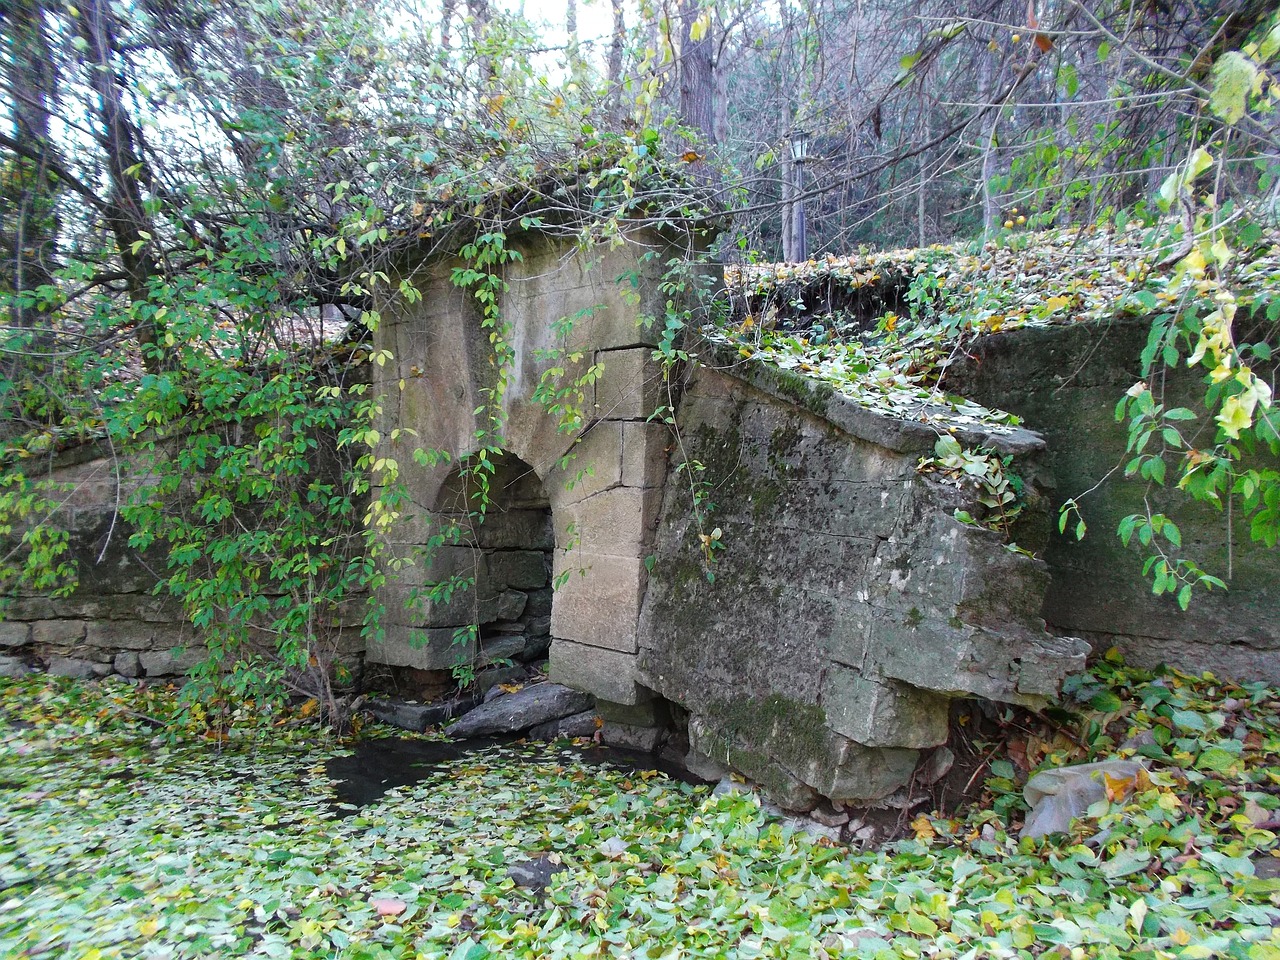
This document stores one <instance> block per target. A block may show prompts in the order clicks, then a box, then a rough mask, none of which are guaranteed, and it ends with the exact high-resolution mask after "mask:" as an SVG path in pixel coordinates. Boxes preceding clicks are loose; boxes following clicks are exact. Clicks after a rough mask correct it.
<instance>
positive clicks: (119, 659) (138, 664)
mask: <svg viewBox="0 0 1280 960" xmlns="http://www.w3.org/2000/svg"><path fill="white" fill-rule="evenodd" d="M111 666H112V668H113V669H114V670H115V672H116V673H118V674H120V676H122V677H140V676H142V658H141V657H139V656H138V654H137V653H135V652H134V651H132V650H124V651H121V652H120V653H117V654H116V655H115V658H114V659H113V660H112V661H111Z"/></svg>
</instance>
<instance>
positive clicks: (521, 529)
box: [476, 509, 556, 550]
mask: <svg viewBox="0 0 1280 960" xmlns="http://www.w3.org/2000/svg"><path fill="white" fill-rule="evenodd" d="M476 540H477V542H478V543H479V545H480V546H481V547H483V548H484V549H486V550H551V549H552V548H554V547H555V545H556V541H555V531H554V530H553V529H552V527H551V512H550V511H549V510H545V509H523V510H498V511H493V512H492V515H491V516H486V517H485V521H484V523H482V524H480V525H479V526H478V527H477V528H476Z"/></svg>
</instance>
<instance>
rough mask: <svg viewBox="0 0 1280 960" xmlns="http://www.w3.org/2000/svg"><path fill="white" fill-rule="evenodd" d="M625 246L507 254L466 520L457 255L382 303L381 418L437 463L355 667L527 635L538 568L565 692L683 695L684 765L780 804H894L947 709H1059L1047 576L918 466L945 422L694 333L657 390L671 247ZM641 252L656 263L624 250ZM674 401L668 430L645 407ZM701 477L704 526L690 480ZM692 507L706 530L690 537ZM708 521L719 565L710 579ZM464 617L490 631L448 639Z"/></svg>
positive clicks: (1065, 649) (474, 402) (1067, 643)
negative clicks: (571, 401)
mask: <svg viewBox="0 0 1280 960" xmlns="http://www.w3.org/2000/svg"><path fill="white" fill-rule="evenodd" d="M630 241H631V242H630V243H629V244H628V245H626V246H622V247H616V248H610V249H600V250H585V251H584V250H579V249H577V248H575V247H573V246H571V245H569V244H561V245H556V244H552V243H548V242H547V241H545V240H544V239H540V238H531V239H530V240H529V241H528V242H527V243H524V244H521V245H519V246H518V247H517V249H519V250H520V253H521V259H520V260H519V261H518V262H517V263H515V264H512V265H509V267H508V268H507V270H506V273H505V274H504V279H505V280H506V282H507V284H508V287H509V290H508V292H507V294H506V295H505V301H504V302H503V304H502V317H503V320H504V322H505V323H506V324H507V325H508V331H509V332H508V337H509V339H510V341H511V342H512V343H513V344H514V345H515V347H516V357H515V364H514V369H513V372H512V374H511V376H510V378H509V381H508V383H507V384H506V386H505V392H504V393H503V394H502V404H503V411H504V416H503V417H502V418H501V421H502V425H501V435H502V447H503V449H504V450H505V451H506V453H504V455H503V456H502V457H501V458H499V460H500V462H499V463H497V465H496V468H495V470H494V472H493V473H492V475H491V480H490V495H491V497H492V500H493V506H492V507H491V508H490V509H489V510H488V511H487V513H486V515H485V516H484V518H483V520H482V521H479V520H478V518H476V517H474V516H468V513H469V512H471V513H474V509H473V505H472V500H471V496H470V494H469V493H468V491H467V489H466V483H465V482H463V480H462V479H461V478H462V477H463V476H464V474H463V473H460V470H459V464H465V463H467V462H468V461H469V458H472V457H473V456H475V455H477V451H478V448H479V445H480V441H479V440H478V437H480V436H481V435H482V434H483V432H484V430H485V427H486V423H487V422H488V418H489V417H490V411H489V410H487V409H485V403H486V398H488V397H489V396H491V395H492V394H491V391H493V390H494V389H495V387H496V386H497V385H498V380H497V376H498V375H497V371H496V368H495V367H494V365H493V364H492V362H491V359H490V358H491V356H492V349H491V347H490V345H489V342H488V338H487V335H486V334H485V331H484V330H482V328H481V323H480V318H479V315H478V312H477V309H476V307H475V306H474V304H473V303H470V302H469V298H468V297H467V296H466V295H465V294H463V293H462V292H461V291H459V290H457V289H456V288H455V287H454V286H453V285H452V284H451V283H450V281H449V279H448V278H449V272H450V269H451V266H452V265H451V264H449V263H447V262H446V263H434V264H428V265H426V266H424V267H421V268H420V269H419V270H418V271H417V272H416V273H413V274H412V275H411V279H412V280H413V281H414V284H415V286H416V287H417V288H418V289H420V290H422V291H423V294H424V296H423V299H422V301H421V303H408V302H404V301H397V302H394V303H391V304H388V305H387V307H386V308H385V309H384V310H383V311H382V314H383V323H382V326H381V327H380V329H379V331H378V335H377V338H378V342H377V346H378V347H379V348H385V349H386V350H389V351H390V352H391V353H392V354H393V355H394V357H395V360H394V361H393V362H391V363H388V364H387V366H386V367H384V368H382V369H381V370H380V372H379V373H378V374H377V378H378V379H376V380H375V385H376V386H377V387H378V388H379V391H380V392H382V393H385V394H386V395H387V396H388V397H390V398H397V397H398V400H396V399H392V400H391V401H390V403H389V405H388V407H387V411H386V415H387V421H388V426H389V427H390V426H392V425H395V426H399V427H411V428H412V429H413V430H414V431H416V434H417V436H416V439H415V442H416V443H420V444H422V445H423V446H424V447H430V448H438V449H441V450H444V451H447V452H448V453H449V455H450V458H449V462H447V463H443V464H441V465H439V466H437V467H435V468H433V469H431V470H429V471H426V472H425V473H418V474H415V475H414V477H412V478H411V479H409V480H408V483H409V489H410V493H411V499H412V502H413V507H412V511H413V512H414V514H415V516H416V519H415V520H414V521H413V522H411V523H407V524H404V525H403V526H402V528H401V530H400V532H399V533H398V534H397V539H398V540H399V542H398V543H396V544H395V552H396V554H397V555H398V556H401V557H412V556H414V555H415V554H420V555H422V556H423V558H424V559H423V561H422V563H421V564H420V565H419V566H418V567H417V568H416V570H417V572H416V573H415V574H414V575H413V577H412V578H401V580H400V581H399V582H398V583H395V584H394V585H392V586H391V587H389V588H388V589H387V591H386V602H387V609H388V619H389V620H390V621H391V623H392V624H393V626H391V627H388V629H387V633H386V637H385V639H384V641H383V642H382V643H380V644H378V645H377V647H376V648H371V649H370V650H369V652H368V654H369V656H370V658H372V659H374V660H377V661H380V662H384V663H389V664H395V665H405V666H414V667H420V668H427V669H431V668H441V667H447V666H449V665H450V664H452V663H453V662H455V660H456V658H457V657H458V656H459V654H460V653H461V654H463V655H465V656H467V657H482V658H484V659H493V658H494V657H495V656H503V655H509V653H510V652H511V651H513V650H522V649H523V647H524V646H525V645H527V644H529V643H535V644H536V643H537V642H538V639H539V637H540V636H541V634H540V631H541V630H542V629H543V624H544V623H545V620H543V619H541V618H544V617H545V616H546V610H545V607H543V606H542V598H543V597H544V596H547V595H548V594H546V593H544V592H543V591H544V586H543V585H544V584H545V582H546V581H545V579H543V577H544V571H545V570H547V568H548V567H549V568H550V574H551V579H552V581H553V582H554V583H556V584H557V585H558V586H557V589H556V590H555V591H554V592H553V593H551V594H550V596H551V597H552V599H551V603H550V637H551V638H552V639H551V640H550V671H551V676H552V677H553V679H557V680H559V681H561V682H563V683H566V684H568V685H571V686H574V687H577V688H579V689H583V690H587V691H589V692H591V693H592V694H594V695H595V696H596V697H597V698H598V700H599V701H601V702H602V709H603V712H604V715H605V716H606V717H607V718H610V719H613V720H615V721H620V722H621V723H622V724H623V725H629V726H635V725H637V724H644V723H656V722H660V720H661V718H662V717H663V715H664V713H665V712H666V711H664V709H663V708H664V707H666V706H667V705H674V706H675V707H676V708H678V712H680V713H681V714H682V715H684V714H687V718H688V730H689V736H690V739H691V742H692V745H693V749H694V750H695V751H696V752H697V753H699V754H701V755H702V756H703V757H708V758H712V759H715V760H716V761H718V762H719V763H721V764H723V765H725V766H728V767H732V768H735V769H737V770H740V771H742V772H744V773H746V774H747V775H748V776H750V777H752V778H754V779H756V780H759V781H760V782H762V783H763V784H765V785H766V787H767V788H768V789H769V791H770V793H771V794H772V795H773V796H775V797H776V798H778V799H779V800H781V801H782V802H783V803H784V804H785V805H787V806H790V807H805V806H810V805H812V803H814V802H815V801H816V800H817V798H818V797H820V796H822V797H829V798H834V799H838V800H869V799H878V798H881V797H884V796H886V795H888V794H890V793H892V792H894V791H895V790H898V789H899V788H901V787H902V786H903V785H904V784H906V783H907V782H908V781H909V780H910V778H911V777H912V774H913V771H914V770H915V768H916V764H917V762H918V760H919V758H920V752H921V751H922V750H925V749H928V748H932V747H936V746H939V745H941V744H943V743H945V742H946V739H947V736H948V733H949V726H948V719H949V708H950V701H951V699H952V698H954V697H957V696H982V697H986V698H989V699H992V700H1002V701H1008V702H1016V703H1039V702H1042V701H1043V700H1045V699H1046V698H1048V697H1050V696H1052V695H1053V694H1054V692H1055V691H1056V690H1057V688H1058V685H1059V683H1060V682H1061V679H1062V677H1063V676H1064V675H1065V674H1066V673H1067V672H1068V671H1069V670H1071V669H1073V668H1078V667H1080V666H1082V665H1083V662H1084V653H1085V650H1086V648H1085V646H1084V644H1083V643H1082V642H1080V641H1078V640H1070V639H1059V638H1057V637H1054V636H1052V635H1050V634H1049V633H1047V632H1046V630H1045V628H1044V623H1043V621H1041V620H1040V619H1039V612H1040V605H1041V601H1042V598H1043V593H1044V588H1045V586H1046V583H1047V579H1048V577H1047V574H1046V571H1045V568H1044V566H1043V564H1041V563H1040V562H1039V561H1036V560H1033V559H1031V558H1029V557H1027V556H1025V555H1021V554H1017V553H1012V552H1010V551H1008V550H1006V549H1005V546H1004V543H1003V540H1002V538H1001V537H999V536H998V535H996V534H994V533H991V532H989V531H985V530H981V529H974V528H971V527H967V526H965V525H963V524H961V523H959V522H958V521H956V520H955V519H954V518H953V516H952V514H953V512H954V511H955V509H956V508H957V507H961V506H964V505H965V501H964V496H963V495H962V494H961V493H960V491H958V490H957V489H956V488H955V487H954V486H951V485H949V484H944V483H940V482H938V481H935V480H931V479H929V478H928V477H926V476H924V475H922V474H921V473H919V472H918V471H917V469H916V467H917V463H918V461H919V459H920V457H922V456H924V455H927V454H928V453H929V452H930V451H931V450H932V448H933V445H934V442H935V441H936V439H937V436H936V433H935V432H934V431H933V430H932V429H930V428H927V427H925V426H923V425H921V424H911V423H904V422H901V421H897V420H894V419H892V418H889V417H887V416H881V415H877V414H873V413H869V412H867V411H865V410H862V409H860V408H858V407H856V406H855V405H854V404H853V403H852V402H850V401H847V400H845V399H844V398H842V397H839V396H836V395H834V394H830V393H826V394H821V393H815V392H811V390H810V388H809V387H808V386H807V385H806V384H807V381H804V380H803V379H802V378H790V377H786V376H784V375H781V374H779V373H778V372H776V371H770V370H768V369H767V368H763V367H760V366H758V365H755V364H751V363H745V362H743V361H742V360H741V358H737V357H736V356H732V357H718V356H716V355H715V353H714V348H713V347H712V346H711V345H710V344H703V345H701V346H700V347H699V350H700V351H701V353H702V356H703V361H704V362H703V363H701V364H698V365H695V366H692V367H690V368H689V369H688V370H687V371H685V372H684V374H682V375H681V376H680V377H679V378H677V379H676V380H675V381H674V382H673V380H672V379H670V378H664V375H663V371H662V369H661V367H660V366H659V364H658V363H657V362H655V360H654V346H655V345H656V343H657V339H658V333H659V331H658V328H657V325H651V326H649V327H645V326H644V325H642V324H639V323H638V322H637V318H639V317H641V316H644V315H646V314H648V315H650V316H652V315H655V314H660V313H661V312H662V308H663V302H662V299H661V293H660V289H659V284H660V282H661V279H662V278H661V272H662V269H663V268H662V266H661V264H662V263H664V262H665V261H666V260H667V253H666V249H665V245H664V242H663V241H662V239H661V238H659V237H657V236H654V235H645V234H640V235H637V236H633V237H632V238H630ZM646 244H647V245H649V246H651V247H653V248H654V249H656V250H660V251H663V252H662V255H659V256H653V257H647V258H646V257H637V255H636V247H637V246H639V247H640V249H641V250H643V249H644V245H646ZM637 296H638V297H639V303H638V304H637V303H636V302H635V298H636V297H637ZM566 317H570V318H574V321H573V323H572V324H571V325H566V324H565V323H564V322H563V318H566ZM566 355H567V356H569V357H576V358H577V359H576V363H569V364H566V363H565V360H564V358H565V356H566ZM561 367H563V368H565V370H564V373H563V374H561V375H555V376H553V375H551V374H548V371H550V370H553V369H554V368H561ZM589 370H594V371H595V372H596V373H597V374H598V379H595V380H594V382H592V383H590V384H588V385H587V387H586V390H585V393H584V395H583V404H582V407H583V413H584V415H585V417H584V420H583V421H582V423H581V424H578V425H576V426H575V427H574V429H571V430H565V429H562V428H561V427H562V424H561V423H560V422H558V420H557V418H556V417H554V416H549V415H548V411H547V406H548V404H547V401H546V397H547V395H548V391H549V390H561V391H564V390H568V391H569V392H570V393H572V392H573V386H572V385H573V384H574V383H575V382H578V381H580V379H581V378H583V376H584V375H585V374H587V372H588V371H589ZM549 378H550V379H549ZM587 379H591V376H590V375H589V376H588V377H587ZM400 382H403V384H404V386H403V389H400V390H397V389H396V387H397V385H398V384H399V383H400ZM397 404H398V406H397ZM663 405H665V406H670V407H672V408H674V409H676V410H677V416H676V421H677V423H678V424H679V429H678V432H677V431H673V430H672V429H670V428H669V427H668V426H666V425H664V424H663V423H661V422H658V421H655V420H654V419H653V418H652V414H653V412H654V411H655V410H656V409H657V408H658V407H659V406H663ZM385 432H387V431H384V433H385ZM966 440H967V441H968V442H971V443H973V444H974V445H984V446H992V447H995V448H996V449H998V450H1000V451H1001V452H1002V453H1007V454H1012V455H1015V456H1018V457H1026V458H1032V459H1033V458H1034V457H1035V456H1036V455H1037V454H1038V453H1039V451H1040V449H1041V447H1042V446H1043V443H1042V441H1041V440H1040V438H1039V437H1038V436H1036V435H1035V434H1032V433H1029V432H1027V431H1020V430H1009V431H1006V432H1003V433H995V434H990V435H988V434H975V435H973V436H970V437H967V438H966ZM695 461H696V462H698V463H701V464H702V465H703V467H704V468H705V470H703V471H701V472H699V471H696V470H693V469H690V468H689V467H688V466H687V465H686V464H688V463H692V462H695ZM1026 469H1027V471H1028V472H1029V473H1030V472H1031V471H1032V470H1033V466H1028V467H1027V468H1026ZM703 482H705V483H706V484H707V490H706V491H705V493H706V501H704V502H703V504H702V505H700V506H699V507H698V508H697V509H695V506H694V502H693V501H694V493H693V489H692V488H691V483H703ZM707 501H714V503H715V507H714V512H713V514H712V516H713V520H710V521H707V523H704V524H702V525H701V526H699V514H700V511H703V510H707V509H709V507H708V506H706V502H707ZM548 520H549V521H550V532H551V535H550V536H549V535H548V525H547V521H548ZM711 524H714V525H715V526H716V527H719V528H720V530H721V533H720V536H719V537H718V538H717V539H716V540H715V543H716V544H717V546H718V545H721V544H722V545H723V546H724V549H723V551H719V550H717V551H716V556H715V558H714V564H713V565H711V566H710V567H709V566H708V558H707V555H706V553H705V551H706V550H707V549H709V547H704V543H705V541H704V540H703V539H702V538H703V537H711V535H712V531H711V530H710V529H709V526H710V525H711ZM455 530H460V534H459V535H456V536H455V535H453V534H452V533H451V531H455ZM441 539H444V540H447V541H449V542H448V543H447V544H446V545H445V546H443V547H440V548H438V549H435V550H432V549H431V546H432V544H433V542H439V540H441ZM455 541H456V542H455ZM548 549H549V550H550V555H549V559H543V557H544V554H543V551H547V550H548ZM709 570H710V572H712V574H713V576H714V582H712V580H711V578H709V577H708V576H707V573H708V571H709ZM514 571H518V573H517V572H514ZM462 580H466V581H470V582H471V583H472V586H471V588H470V589H467V590H459V591H455V592H451V593H450V594H449V598H448V600H447V602H433V601H425V602H424V601H423V600H422V598H421V593H422V590H423V588H424V586H425V585H426V584H432V583H445V582H448V583H453V582H459V581H462ZM535 581H536V585H535ZM530 587H533V590H532V592H525V591H528V590H529V588H530ZM415 591H416V592H415ZM415 600H416V601H417V602H415ZM406 601H407V602H406ZM531 608H532V609H533V611H534V612H533V614H532V617H531V616H530V615H529V614H528V613H527V612H526V611H528V610H530V609H531ZM520 618H524V621H523V624H524V625H522V621H521V619H520ZM469 623H476V624H478V625H479V634H478V637H475V638H474V639H470V638H465V637H463V638H462V639H464V640H465V641H466V642H464V643H462V644H460V643H459V642H458V640H459V639H460V635H459V632H458V631H459V628H460V627H464V626H465V625H466V624H469ZM522 633H523V634H524V636H523V637H522V638H521V639H520V640H519V641H516V644H515V646H512V645H511V644H512V641H511V638H512V637H513V636H516V635H519V634H522Z"/></svg>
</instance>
